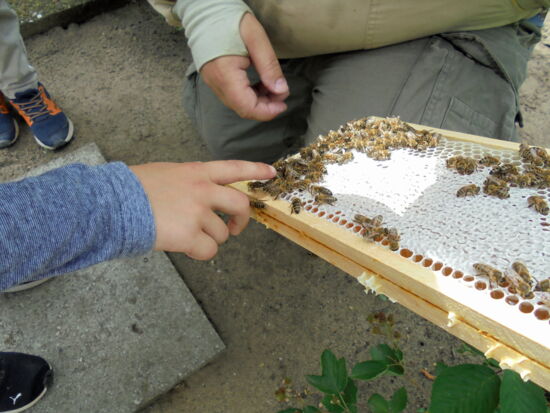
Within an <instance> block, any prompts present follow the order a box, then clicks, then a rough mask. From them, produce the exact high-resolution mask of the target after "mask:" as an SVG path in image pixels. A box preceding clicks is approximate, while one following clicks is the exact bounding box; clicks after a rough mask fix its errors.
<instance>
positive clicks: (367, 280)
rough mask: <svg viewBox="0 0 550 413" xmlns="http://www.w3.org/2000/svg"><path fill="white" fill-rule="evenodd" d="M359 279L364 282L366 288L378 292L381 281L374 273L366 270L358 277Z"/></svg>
mask: <svg viewBox="0 0 550 413" xmlns="http://www.w3.org/2000/svg"><path fill="white" fill-rule="evenodd" d="M357 281H359V282H360V283H361V284H363V285H364V286H365V288H366V289H368V290H372V291H373V292H374V293H378V289H379V288H380V282H379V281H378V278H377V277H376V276H375V275H374V274H367V273H366V272H364V273H362V274H361V275H360V276H359V277H357Z"/></svg>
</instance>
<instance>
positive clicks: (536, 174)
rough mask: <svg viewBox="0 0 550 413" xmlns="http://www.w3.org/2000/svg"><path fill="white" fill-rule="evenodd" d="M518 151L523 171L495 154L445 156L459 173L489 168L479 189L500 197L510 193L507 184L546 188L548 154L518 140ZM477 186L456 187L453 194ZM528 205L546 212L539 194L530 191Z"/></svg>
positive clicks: (467, 192)
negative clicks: (475, 156) (456, 189)
mask: <svg viewBox="0 0 550 413" xmlns="http://www.w3.org/2000/svg"><path fill="white" fill-rule="evenodd" d="M519 154H520V156H521V159H522V161H523V162H524V164H523V171H522V172H520V170H519V168H518V167H517V166H516V165H514V164H511V163H505V162H501V160H500V159H499V158H498V157H496V156H491V155H485V156H484V157H483V158H481V159H480V160H479V161H477V160H475V159H474V158H469V157H465V156H453V157H451V158H449V159H447V163H446V164H447V168H449V169H455V170H456V171H457V172H458V173H459V174H461V175H471V174H473V173H474V172H475V171H477V170H478V168H480V167H489V168H491V170H490V172H489V176H487V179H485V181H484V182H483V192H484V193H485V194H487V195H491V196H495V197H497V198H500V199H506V198H509V197H510V186H518V187H520V188H539V189H544V188H550V155H548V153H547V152H546V150H545V149H543V148H539V147H536V146H529V145H526V144H523V143H522V144H521V145H520V147H519ZM480 190H481V188H480V187H479V186H477V185H475V184H470V185H465V186H463V187H462V188H459V189H458V191H457V193H456V196H457V197H466V196H475V195H478V194H479V193H480ZM527 204H528V207H529V208H533V209H534V210H535V211H537V212H538V213H540V214H542V215H548V212H549V208H548V203H547V202H546V200H545V199H544V198H543V197H542V196H538V195H533V196H530V197H529V198H528V199H527Z"/></svg>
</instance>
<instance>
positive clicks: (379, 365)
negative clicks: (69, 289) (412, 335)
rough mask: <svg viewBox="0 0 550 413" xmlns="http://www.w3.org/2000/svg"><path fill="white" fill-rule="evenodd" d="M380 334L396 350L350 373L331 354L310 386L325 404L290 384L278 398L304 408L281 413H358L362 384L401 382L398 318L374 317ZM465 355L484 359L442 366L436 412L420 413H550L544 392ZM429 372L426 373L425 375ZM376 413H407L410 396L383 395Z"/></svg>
mask: <svg viewBox="0 0 550 413" xmlns="http://www.w3.org/2000/svg"><path fill="white" fill-rule="evenodd" d="M369 322H370V323H371V324H372V325H373V332H374V333H375V334H380V335H384V336H385V337H387V338H388V339H389V340H391V342H392V345H388V344H380V345H377V346H375V347H372V348H371V349H370V350H369V353H370V356H371V359H370V360H366V361H363V362H360V363H357V364H355V365H354V366H353V368H352V369H351V372H348V369H347V366H346V360H345V359H344V358H340V359H338V358H337V357H336V356H335V355H334V353H332V351H330V350H325V351H324V352H323V354H322V355H321V374H320V375H308V376H306V379H307V381H308V383H309V384H310V385H311V386H313V387H314V388H316V389H317V390H319V391H320V392H322V393H323V395H322V398H321V403H319V404H318V406H314V405H312V404H311V403H307V402H306V399H307V397H308V396H309V395H310V393H309V392H308V391H307V390H304V391H303V392H296V391H294V390H293V389H292V388H291V385H290V384H291V383H290V380H289V379H285V380H284V381H283V385H282V386H281V387H280V388H279V390H277V392H276V393H275V394H276V396H277V399H278V400H279V401H281V402H289V401H291V400H292V401H294V402H299V403H300V404H301V407H299V408H298V407H291V408H288V409H285V410H280V411H279V412H278V413H326V412H328V413H358V412H359V411H358V407H357V392H358V388H357V382H358V381H370V380H374V379H376V378H378V377H381V376H384V375H392V376H401V375H403V373H404V371H405V370H404V365H403V352H402V351H401V350H400V349H399V348H398V346H397V340H398V339H399V335H398V334H397V335H396V334H395V330H394V322H393V317H391V316H386V315H385V314H384V313H376V314H373V315H371V316H369ZM458 351H459V352H460V353H468V354H472V355H474V356H477V357H482V358H483V359H482V361H481V362H480V363H478V364H473V363H471V364H461V365H457V366H447V365H446V364H444V363H441V362H438V363H436V368H435V375H431V374H428V375H427V377H429V378H430V379H434V377H435V380H434V382H433V387H432V393H431V400H430V407H429V408H428V409H425V408H422V409H417V410H416V412H417V413H550V408H549V407H548V403H547V401H546V397H545V392H544V390H543V389H542V388H540V387H539V386H537V385H536V384H534V383H531V382H524V381H523V380H522V379H521V377H520V376H519V375H518V374H517V373H516V372H514V371H512V370H504V371H503V370H502V369H501V368H500V366H499V363H498V362H497V361H496V360H494V359H486V358H485V356H484V355H483V353H482V352H480V351H479V350H477V349H475V348H473V347H471V346H469V345H467V344H463V345H462V347H460V348H459V349H458ZM424 372H425V371H424ZM367 406H368V411H369V412H371V413H401V412H403V411H404V410H405V408H406V406H407V391H406V389H405V388H404V387H401V388H400V389H398V390H397V391H396V392H395V393H394V394H393V395H392V396H391V397H390V398H389V400H386V399H385V398H384V397H383V396H382V395H380V394H378V393H374V394H372V395H371V396H370V397H369V399H368V401H367Z"/></svg>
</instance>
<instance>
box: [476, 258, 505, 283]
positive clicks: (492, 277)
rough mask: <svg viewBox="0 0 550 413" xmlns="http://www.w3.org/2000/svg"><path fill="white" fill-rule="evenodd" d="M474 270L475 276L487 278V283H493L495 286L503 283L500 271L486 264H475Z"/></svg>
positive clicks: (503, 279) (503, 278)
mask: <svg viewBox="0 0 550 413" xmlns="http://www.w3.org/2000/svg"><path fill="white" fill-rule="evenodd" d="M473 267H474V270H476V275H481V276H484V277H487V278H488V279H489V282H490V283H492V282H495V283H496V284H497V285H498V284H500V283H501V282H503V281H505V277H504V275H503V274H502V271H499V270H497V269H496V268H494V267H491V266H490V265H487V264H481V263H476V264H474V265H473Z"/></svg>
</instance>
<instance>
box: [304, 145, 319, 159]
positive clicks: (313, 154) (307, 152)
mask: <svg viewBox="0 0 550 413" xmlns="http://www.w3.org/2000/svg"><path fill="white" fill-rule="evenodd" d="M300 156H301V157H302V159H305V160H312V159H317V158H319V152H317V150H316V149H314V148H312V147H309V146H306V147H305V148H302V149H300Z"/></svg>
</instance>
